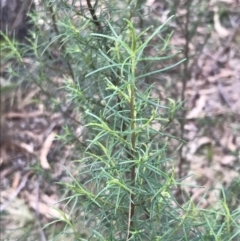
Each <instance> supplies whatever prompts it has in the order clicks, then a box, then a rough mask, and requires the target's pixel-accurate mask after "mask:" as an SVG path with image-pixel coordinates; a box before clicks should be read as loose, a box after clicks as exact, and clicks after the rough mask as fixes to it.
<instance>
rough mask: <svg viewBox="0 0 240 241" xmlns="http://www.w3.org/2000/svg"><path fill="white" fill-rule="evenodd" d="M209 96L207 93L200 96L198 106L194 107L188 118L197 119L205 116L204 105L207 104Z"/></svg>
mask: <svg viewBox="0 0 240 241" xmlns="http://www.w3.org/2000/svg"><path fill="white" fill-rule="evenodd" d="M206 102H207V97H206V96H205V95H201V96H200V98H199V99H198V100H197V101H196V107H195V108H193V109H192V110H191V111H189V113H188V114H187V116H186V118H187V119H195V118H199V117H204V115H205V112H203V109H204V107H205V106H206Z"/></svg>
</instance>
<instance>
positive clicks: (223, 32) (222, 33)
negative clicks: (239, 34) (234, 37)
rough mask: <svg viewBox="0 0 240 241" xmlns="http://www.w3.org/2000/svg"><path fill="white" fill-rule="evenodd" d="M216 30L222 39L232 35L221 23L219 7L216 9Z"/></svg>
mask: <svg viewBox="0 0 240 241" xmlns="http://www.w3.org/2000/svg"><path fill="white" fill-rule="evenodd" d="M214 28H215V30H216V32H217V33H218V35H219V36H220V38H225V37H227V36H228V35H229V34H230V32H229V31H228V30H227V29H226V28H224V27H223V26H222V25H221V23H220V19H219V14H218V8H217V7H215V8H214Z"/></svg>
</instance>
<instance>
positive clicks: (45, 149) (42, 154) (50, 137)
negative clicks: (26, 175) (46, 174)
mask: <svg viewBox="0 0 240 241" xmlns="http://www.w3.org/2000/svg"><path fill="white" fill-rule="evenodd" d="M55 136H56V133H55V132H54V131H53V132H51V133H50V135H48V137H47V138H46V140H45V141H44V143H43V146H42V149H41V151H40V164H41V166H42V168H44V169H51V167H50V165H49V163H48V160H47V155H48V152H49V150H50V148H51V146H52V142H53V141H54V138H55Z"/></svg>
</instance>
